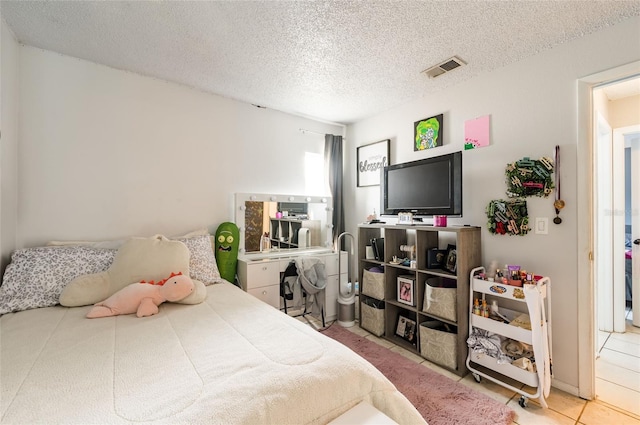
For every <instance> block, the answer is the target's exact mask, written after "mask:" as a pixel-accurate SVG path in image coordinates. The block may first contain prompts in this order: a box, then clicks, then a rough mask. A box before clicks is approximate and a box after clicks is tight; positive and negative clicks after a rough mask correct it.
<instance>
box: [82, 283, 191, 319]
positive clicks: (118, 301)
mask: <svg viewBox="0 0 640 425" xmlns="http://www.w3.org/2000/svg"><path fill="white" fill-rule="evenodd" d="M194 287H195V286H194V283H193V281H192V280H191V278H189V276H185V275H183V274H182V272H180V273H178V274H173V273H171V276H169V277H168V278H167V279H164V280H161V281H160V282H157V283H156V282H154V281H150V282H145V281H144V280H143V281H141V282H139V283H132V284H130V285H128V286H125V287H124V288H122V289H121V290H119V291H118V292H116V293H115V294H113V295H111V296H110V297H109V298H107V299H106V300H104V301H101V302H99V303H97V304H95V305H94V307H93V308H92V309H91V311H89V313H87V317H88V318H89V319H95V318H97V317H109V316H118V315H120V314H132V313H136V316H138V317H145V316H153V315H154V314H157V313H158V306H159V305H160V304H162V303H163V302H165V301H180V300H181V299H183V298H184V297H186V296H187V295H189V294H191V292H193V290H194Z"/></svg>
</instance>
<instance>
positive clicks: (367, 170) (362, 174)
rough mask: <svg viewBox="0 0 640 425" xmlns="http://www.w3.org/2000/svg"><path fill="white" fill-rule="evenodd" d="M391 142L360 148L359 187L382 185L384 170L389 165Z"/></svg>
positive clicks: (381, 142) (384, 141)
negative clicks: (381, 179)
mask: <svg viewBox="0 0 640 425" xmlns="http://www.w3.org/2000/svg"><path fill="white" fill-rule="evenodd" d="M389 142H390V140H389V139H387V140H381V141H380V142H376V143H371V144H370V145H365V146H360V147H358V158H357V161H358V164H357V166H358V187H363V186H377V185H379V184H380V175H381V174H382V169H383V168H384V167H386V166H387V165H389Z"/></svg>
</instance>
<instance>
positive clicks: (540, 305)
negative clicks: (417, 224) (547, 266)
mask: <svg viewBox="0 0 640 425" xmlns="http://www.w3.org/2000/svg"><path fill="white" fill-rule="evenodd" d="M484 271H485V269H484V267H478V268H475V269H473V270H472V271H471V273H470V274H471V276H470V281H471V290H470V292H469V308H470V309H472V308H473V305H474V294H478V295H480V294H481V295H482V300H485V296H486V295H490V296H491V297H492V299H494V300H497V302H498V303H499V302H500V299H510V300H515V301H519V302H521V303H525V304H526V311H519V310H509V309H506V308H503V307H500V309H499V310H500V313H501V314H502V315H506V316H511V317H510V318H513V317H516V316H518V315H522V314H523V313H524V314H526V313H527V312H528V315H529V319H530V322H531V324H532V326H531V330H527V329H524V328H521V327H517V326H513V325H510V324H508V323H503V322H500V321H496V320H493V319H490V318H487V317H483V316H481V315H478V314H477V312H476V314H474V313H473V311H470V314H469V333H470V336H471V333H472V332H473V328H479V329H484V330H486V331H489V332H492V333H494V334H497V335H500V336H505V337H507V338H511V339H513V340H516V341H521V342H524V343H527V344H530V345H531V346H532V347H533V354H534V359H535V364H536V369H537V370H536V372H529V371H527V370H525V369H522V368H520V367H517V366H514V365H513V364H510V363H508V362H498V361H497V359H496V358H494V357H491V356H489V355H487V354H484V353H481V352H479V351H475V350H473V349H471V348H470V349H469V354H468V356H467V361H466V364H467V368H468V369H469V371H470V372H471V373H472V374H473V377H474V379H475V380H476V382H480V381H481V378H482V377H484V378H486V379H489V380H490V381H493V382H495V383H496V384H498V385H501V386H503V387H505V388H508V389H510V390H512V391H514V392H516V393H518V394H520V395H521V397H520V400H519V404H520V406H521V407H523V408H524V407H526V405H527V399H528V398H537V399H538V400H539V402H540V405H541V406H542V407H544V408H547V407H548V406H547V403H546V401H545V398H546V397H548V396H549V391H550V389H551V377H552V367H551V311H549V312H547V311H546V308H545V299H546V300H547V305H549V306H551V281H550V279H549V278H548V277H543V278H541V279H539V280H537V282H536V283H535V284H524V285H523V287H522V288H519V287H516V286H511V285H507V284H503V283H502V282H492V281H488V280H482V279H479V278H478V274H481V273H484ZM523 310H524V309H523ZM536 323H538V324H539V326H533V325H534V324H536ZM472 363H473V364H477V365H480V366H483V367H484V368H487V369H490V370H493V371H495V372H497V373H498V374H499V375H501V376H505V377H509V378H511V379H514V380H516V381H519V382H522V383H524V384H526V385H527V386H529V387H532V388H536V392H535V393H529V392H527V391H524V390H522V389H520V388H516V387H514V386H512V385H510V384H508V383H507V382H505V381H503V380H501V379H499V378H498V377H496V376H493V375H489V374H487V373H485V372H483V371H482V370H480V369H478V368H476V367H475V366H474V365H473V364H472Z"/></svg>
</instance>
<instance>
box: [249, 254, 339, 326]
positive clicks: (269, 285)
mask: <svg viewBox="0 0 640 425" xmlns="http://www.w3.org/2000/svg"><path fill="white" fill-rule="evenodd" d="M305 255H306V256H311V257H315V258H318V259H320V260H321V261H322V262H324V265H325V270H326V272H327V288H326V289H325V320H327V321H331V320H335V319H336V318H337V315H338V287H339V283H340V281H343V282H344V281H346V280H347V253H346V252H344V251H342V252H341V253H340V255H341V256H342V269H343V270H342V273H340V267H339V258H338V253H337V252H334V251H330V250H323V251H322V252H317V251H309V252H304V251H303V252H295V253H294V252H290V253H283V252H276V253H273V254H249V255H245V256H242V257H240V258H238V280H239V281H240V286H241V287H242V289H243V290H245V291H247V292H248V293H250V294H251V295H253V296H254V297H256V298H259V299H261V300H262V301H264V302H266V303H267V304H269V305H271V306H273V307H275V308H277V309H280V308H281V306H282V299H281V298H280V273H282V272H284V271H285V269H286V268H287V266H288V265H289V263H290V262H291V261H292V260H295V259H296V258H298V257H301V256H305Z"/></svg>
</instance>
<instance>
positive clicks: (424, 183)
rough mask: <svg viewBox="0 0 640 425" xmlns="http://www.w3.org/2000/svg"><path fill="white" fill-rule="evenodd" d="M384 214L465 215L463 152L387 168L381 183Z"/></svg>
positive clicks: (420, 215)
mask: <svg viewBox="0 0 640 425" xmlns="http://www.w3.org/2000/svg"><path fill="white" fill-rule="evenodd" d="M380 200H381V203H382V205H381V207H380V211H381V214H383V215H396V214H398V213H401V212H410V213H413V215H414V216H417V217H431V216H434V215H446V216H461V215H462V152H454V153H450V154H446V155H441V156H435V157H431V158H426V159H421V160H418V161H411V162H405V163H403V164H395V165H389V166H387V167H384V170H383V176H382V179H381V184H380Z"/></svg>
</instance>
